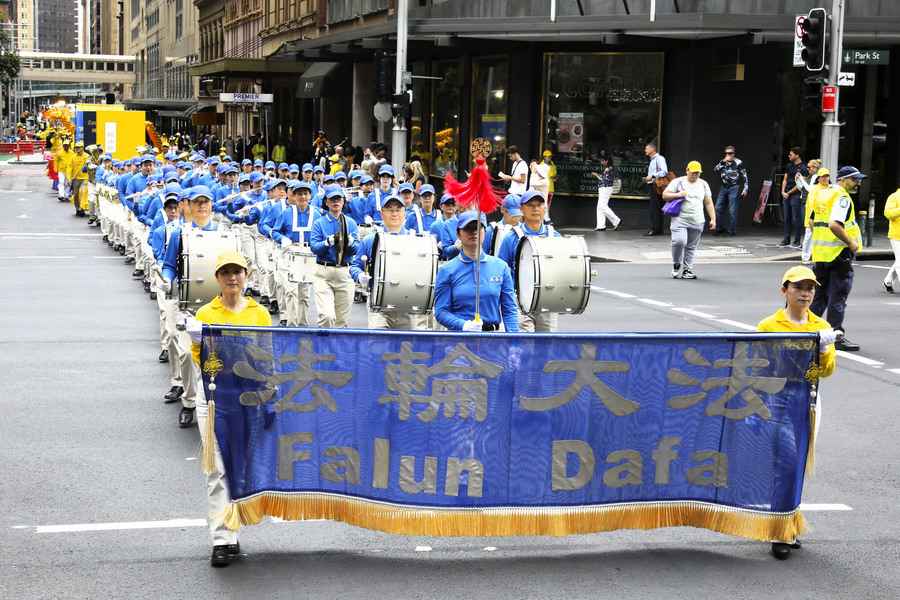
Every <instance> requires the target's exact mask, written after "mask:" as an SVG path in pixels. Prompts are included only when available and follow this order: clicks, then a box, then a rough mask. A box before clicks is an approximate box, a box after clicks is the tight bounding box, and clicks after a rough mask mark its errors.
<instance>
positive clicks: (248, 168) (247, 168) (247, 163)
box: [241, 158, 253, 175]
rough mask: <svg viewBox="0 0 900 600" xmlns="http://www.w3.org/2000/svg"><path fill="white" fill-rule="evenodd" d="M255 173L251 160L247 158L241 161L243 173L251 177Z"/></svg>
mask: <svg viewBox="0 0 900 600" xmlns="http://www.w3.org/2000/svg"><path fill="white" fill-rule="evenodd" d="M252 172H253V161H252V160H250V159H249V158H245V159H244V160H242V161H241V173H245V174H247V175H249V174H250V173H252Z"/></svg>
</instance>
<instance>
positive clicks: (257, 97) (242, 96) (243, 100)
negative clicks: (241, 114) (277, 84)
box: [219, 92, 274, 104]
mask: <svg viewBox="0 0 900 600" xmlns="http://www.w3.org/2000/svg"><path fill="white" fill-rule="evenodd" d="M273 99H274V96H273V95H272V94H253V93H245V92H233V93H232V92H222V93H221V94H219V102H224V103H226V104H271V103H272V100H273Z"/></svg>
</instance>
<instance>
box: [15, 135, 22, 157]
mask: <svg viewBox="0 0 900 600" xmlns="http://www.w3.org/2000/svg"><path fill="white" fill-rule="evenodd" d="M16 162H22V154H21V151H20V150H19V140H16Z"/></svg>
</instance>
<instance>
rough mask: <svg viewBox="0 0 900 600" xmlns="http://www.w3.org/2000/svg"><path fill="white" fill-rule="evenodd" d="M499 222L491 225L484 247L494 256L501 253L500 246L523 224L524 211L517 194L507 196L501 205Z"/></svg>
mask: <svg viewBox="0 0 900 600" xmlns="http://www.w3.org/2000/svg"><path fill="white" fill-rule="evenodd" d="M500 215H501V218H500V220H499V221H496V222H494V223H491V225H490V227H489V228H488V233H487V238H486V239H485V242H484V246H485V248H486V249H487V250H488V252H490V253H491V254H493V255H494V256H497V253H498V252H499V251H500V244H501V243H502V242H503V238H505V237H506V234H508V233H509V232H510V231H512V228H513V227H515V226H516V225H518V224H519V223H521V222H522V209H521V208H520V202H519V196H517V195H515V194H507V196H506V198H504V199H503V204H501V205H500Z"/></svg>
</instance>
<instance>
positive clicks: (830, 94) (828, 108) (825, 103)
mask: <svg viewBox="0 0 900 600" xmlns="http://www.w3.org/2000/svg"><path fill="white" fill-rule="evenodd" d="M837 95H838V88H837V86H836V85H823V86H822V112H823V113H833V112H835V110H836V108H837Z"/></svg>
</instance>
